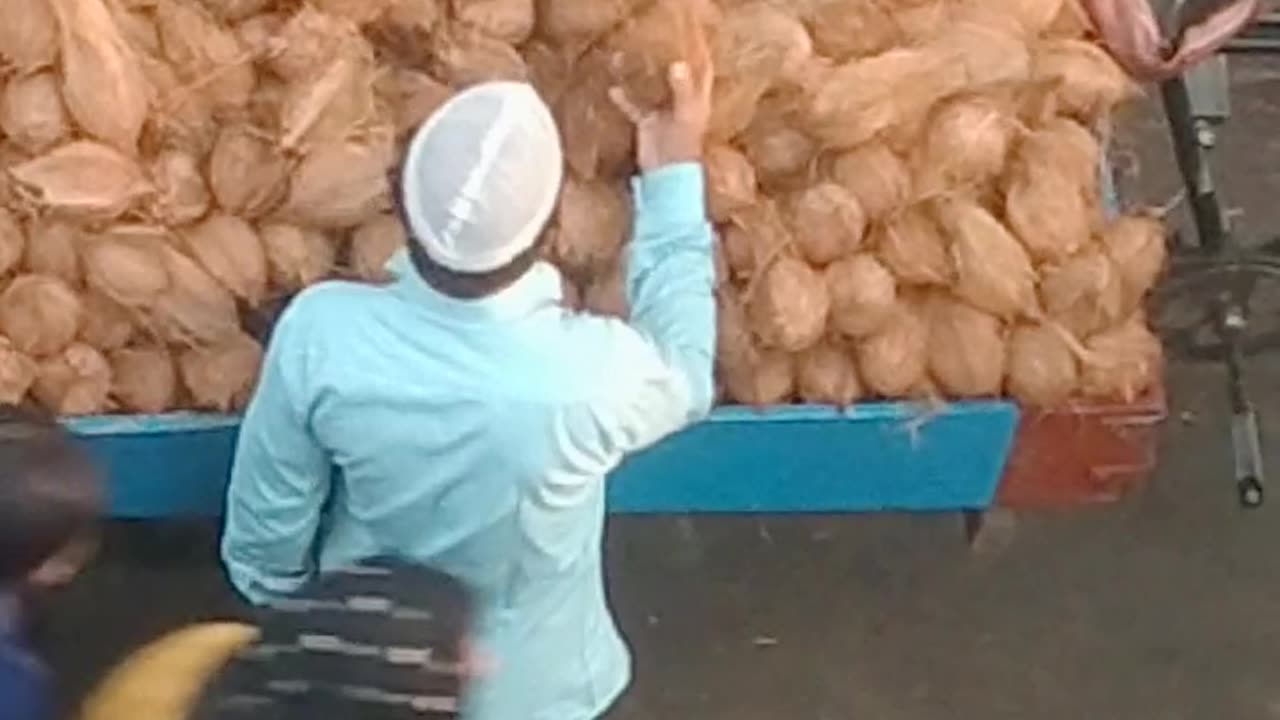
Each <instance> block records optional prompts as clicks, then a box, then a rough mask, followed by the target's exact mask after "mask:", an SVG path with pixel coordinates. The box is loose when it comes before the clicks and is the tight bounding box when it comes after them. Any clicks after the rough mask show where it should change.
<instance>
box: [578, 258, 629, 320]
mask: <svg viewBox="0 0 1280 720" xmlns="http://www.w3.org/2000/svg"><path fill="white" fill-rule="evenodd" d="M582 309H584V310H586V311H588V312H591V313H594V314H596V315H605V316H608V317H616V318H619V319H622V320H626V319H627V318H628V317H630V316H631V305H630V303H629V302H628V300H627V275H626V269H625V268H624V267H623V264H622V263H621V262H615V263H614V264H613V267H611V268H609V270H608V272H605V273H602V274H600V275H597V276H596V277H595V278H594V279H593V280H592V281H591V282H590V283H589V284H588V285H587V287H586V290H584V291H583V293H582Z"/></svg>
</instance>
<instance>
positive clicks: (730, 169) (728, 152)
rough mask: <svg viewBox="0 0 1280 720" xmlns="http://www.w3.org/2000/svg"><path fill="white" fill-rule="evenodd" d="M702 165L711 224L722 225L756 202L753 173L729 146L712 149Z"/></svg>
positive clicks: (744, 158) (740, 156)
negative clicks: (712, 221) (704, 173)
mask: <svg viewBox="0 0 1280 720" xmlns="http://www.w3.org/2000/svg"><path fill="white" fill-rule="evenodd" d="M702 163H703V166H704V169H705V171H706V175H707V207H708V211H709V212H710V214H711V218H712V219H713V220H715V221H716V222H725V221H726V220H728V219H729V218H730V217H731V216H732V215H733V214H734V213H736V212H739V211H741V210H744V209H746V208H748V207H751V206H752V205H754V204H755V203H756V202H757V200H758V194H757V188H756V169H755V168H754V167H752V166H751V161H750V160H748V159H747V156H746V155H743V154H742V153H740V152H738V151H737V150H735V149H734V148H733V147H731V146H729V145H719V144H718V145H712V146H710V147H709V148H707V150H706V152H705V154H704V155H703V158H702Z"/></svg>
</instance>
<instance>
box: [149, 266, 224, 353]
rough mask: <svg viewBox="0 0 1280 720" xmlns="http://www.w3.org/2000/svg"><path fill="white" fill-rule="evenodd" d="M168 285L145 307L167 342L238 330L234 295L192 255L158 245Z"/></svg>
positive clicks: (215, 336)
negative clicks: (192, 257)
mask: <svg viewBox="0 0 1280 720" xmlns="http://www.w3.org/2000/svg"><path fill="white" fill-rule="evenodd" d="M160 252H161V255H162V257H163V260H164V267H165V271H166V274H167V275H168V277H169V287H168V288H167V289H165V290H164V292H162V293H160V295H159V296H157V298H156V299H155V301H154V302H153V303H151V304H150V305H149V306H148V307H147V308H146V310H147V312H148V315H149V317H150V322H151V323H152V324H153V325H154V326H155V329H156V330H157V332H158V333H159V335H160V337H161V338H162V339H164V340H165V341H166V342H170V343H174V344H178V345H188V344H193V343H212V342H217V341H219V340H221V339H223V338H225V337H227V336H228V335H229V334H233V333H235V332H238V331H239V329H240V317H239V315H238V314H237V312H236V300H235V297H234V296H233V295H232V294H231V293H230V291H228V290H227V289H226V288H224V287H223V286H222V285H220V284H219V283H218V281H217V280H215V279H213V276H211V275H210V274H209V273H207V272H205V271H204V269H203V268H201V267H200V265H199V264H198V263H197V262H196V261H195V260H192V259H191V258H189V257H187V256H186V255H183V254H182V253H181V252H180V251H178V250H177V249H175V248H173V247H170V246H168V245H161V246H160Z"/></svg>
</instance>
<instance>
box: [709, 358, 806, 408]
mask: <svg viewBox="0 0 1280 720" xmlns="http://www.w3.org/2000/svg"><path fill="white" fill-rule="evenodd" d="M720 382H721V383H723V385H724V388H725V393H726V394H727V395H728V396H729V398H730V399H731V400H732V401H734V402H737V403H741V404H743V405H751V406H754V407H765V406H767V405H780V404H783V403H787V402H790V401H791V399H792V398H793V397H794V396H795V392H796V378H795V359H794V358H793V357H792V356H791V355H790V354H788V353H785V352H783V351H781V350H770V349H761V350H758V351H756V352H755V353H754V354H753V356H752V358H751V360H750V362H747V363H743V364H740V365H725V364H721V366H720Z"/></svg>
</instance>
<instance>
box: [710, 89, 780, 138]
mask: <svg viewBox="0 0 1280 720" xmlns="http://www.w3.org/2000/svg"><path fill="white" fill-rule="evenodd" d="M768 90H769V83H768V82H766V81H765V80H764V79H763V78H759V77H731V78H724V77H722V78H716V82H715V87H713V88H712V90H711V120H710V121H709V122H708V123H707V137H708V138H709V139H710V140H712V141H713V142H727V141H729V140H731V139H733V138H735V137H737V136H738V135H740V134H742V133H743V132H745V131H746V129H747V128H748V127H750V126H751V119H752V118H754V117H755V115H756V108H757V107H758V106H759V104H760V100H761V98H763V97H764V94H765V92H767V91H768Z"/></svg>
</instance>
